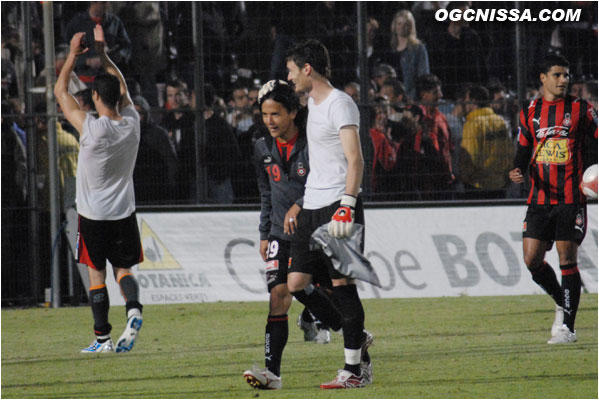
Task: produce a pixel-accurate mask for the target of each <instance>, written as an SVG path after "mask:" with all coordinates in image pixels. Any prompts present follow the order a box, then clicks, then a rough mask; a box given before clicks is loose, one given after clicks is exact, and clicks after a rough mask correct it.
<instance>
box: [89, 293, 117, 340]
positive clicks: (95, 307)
mask: <svg viewBox="0 0 599 400" xmlns="http://www.w3.org/2000/svg"><path fill="white" fill-rule="evenodd" d="M89 299H90V302H91V307H92V315H93V316H94V333H95V334H96V336H105V335H110V331H112V326H111V325H110V324H109V323H108V309H109V308H110V301H109V300H108V289H106V285H101V286H99V287H96V288H94V289H90V290H89Z"/></svg>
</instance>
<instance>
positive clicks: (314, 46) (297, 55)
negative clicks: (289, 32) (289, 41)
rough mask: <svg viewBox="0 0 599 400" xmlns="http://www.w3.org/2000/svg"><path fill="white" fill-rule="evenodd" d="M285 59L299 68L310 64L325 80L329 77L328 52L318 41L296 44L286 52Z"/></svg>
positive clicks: (311, 40)
mask: <svg viewBox="0 0 599 400" xmlns="http://www.w3.org/2000/svg"><path fill="white" fill-rule="evenodd" d="M285 59H286V60H288V61H293V62H294V63H295V64H296V65H297V66H298V67H300V68H302V67H303V66H304V65H305V64H310V66H311V67H312V68H313V69H314V70H315V71H316V72H318V73H319V74H320V75H322V76H324V77H325V78H327V79H328V78H330V77H331V61H330V58H329V51H328V50H327V48H326V47H325V45H324V44H322V43H321V42H320V41H318V40H315V39H308V40H305V41H303V42H299V43H296V44H295V45H293V46H292V47H291V48H290V49H289V50H287V54H286V57H285Z"/></svg>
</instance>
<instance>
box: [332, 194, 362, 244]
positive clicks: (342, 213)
mask: <svg viewBox="0 0 599 400" xmlns="http://www.w3.org/2000/svg"><path fill="white" fill-rule="evenodd" d="M356 201H357V199H356V198H355V197H354V196H351V195H349V194H344V195H343V197H341V203H340V204H339V208H338V209H337V211H336V212H335V214H334V215H333V218H331V222H329V228H328V231H329V235H331V236H333V237H336V238H338V239H342V238H345V237H350V236H351V234H352V231H353V228H354V219H355V213H356V212H355V207H356Z"/></svg>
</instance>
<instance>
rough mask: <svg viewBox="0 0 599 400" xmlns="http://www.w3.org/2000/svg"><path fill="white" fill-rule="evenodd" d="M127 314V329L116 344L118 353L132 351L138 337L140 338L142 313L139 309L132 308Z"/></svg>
mask: <svg viewBox="0 0 599 400" xmlns="http://www.w3.org/2000/svg"><path fill="white" fill-rule="evenodd" d="M127 314H128V315H127V327H126V328H125V331H124V332H123V334H122V335H121V337H120V338H119V341H118V342H116V352H117V353H126V352H128V351H131V349H132V348H133V345H134V344H135V341H136V340H137V337H138V336H139V331H140V329H141V324H142V323H143V318H142V317H141V311H139V310H138V309H137V308H132V309H131V310H129V312H128V313H127Z"/></svg>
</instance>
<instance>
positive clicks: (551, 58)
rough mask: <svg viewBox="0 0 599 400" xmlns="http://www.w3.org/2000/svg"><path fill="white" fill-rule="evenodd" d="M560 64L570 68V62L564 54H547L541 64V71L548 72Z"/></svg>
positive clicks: (542, 72)
mask: <svg viewBox="0 0 599 400" xmlns="http://www.w3.org/2000/svg"><path fill="white" fill-rule="evenodd" d="M555 65H557V66H560V67H565V68H570V63H569V62H568V60H566V59H565V58H564V57H562V56H558V55H557V54H549V55H546V56H545V57H544V58H543V60H542V61H541V63H540V64H539V73H540V74H547V72H549V70H550V69H551V67H553V66H555Z"/></svg>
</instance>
